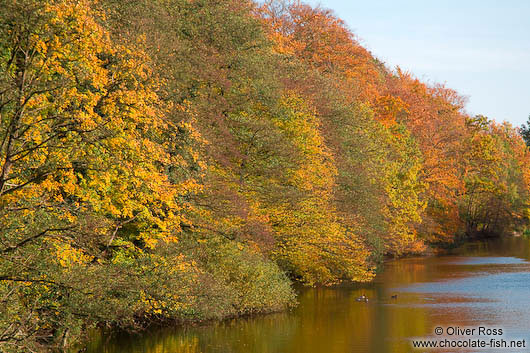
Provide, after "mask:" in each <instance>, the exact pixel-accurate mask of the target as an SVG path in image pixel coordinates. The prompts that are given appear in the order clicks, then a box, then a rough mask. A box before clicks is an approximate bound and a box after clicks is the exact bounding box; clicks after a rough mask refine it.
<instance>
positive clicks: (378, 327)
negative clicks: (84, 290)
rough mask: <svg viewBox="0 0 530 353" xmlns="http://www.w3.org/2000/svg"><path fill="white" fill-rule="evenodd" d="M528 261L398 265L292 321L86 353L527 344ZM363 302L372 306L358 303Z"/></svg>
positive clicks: (522, 245) (519, 245) (313, 302)
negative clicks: (493, 338) (476, 341)
mask: <svg viewBox="0 0 530 353" xmlns="http://www.w3.org/2000/svg"><path fill="white" fill-rule="evenodd" d="M528 260H530V240H529V239H527V238H503V239H494V240H488V241H482V242H474V243H469V244H465V245H464V246H462V247H460V248H458V249H455V250H454V251H453V253H452V254H450V255H446V256H440V257H424V258H407V259H400V260H395V261H391V262H389V263H387V264H386V265H385V270H384V271H383V272H382V273H381V274H380V275H378V277H377V278H376V280H375V281H374V282H373V283H370V284H367V285H362V286H360V285H343V286H340V287H336V288H310V289H301V290H300V293H299V297H298V300H299V302H300V304H299V306H298V307H297V308H296V309H294V310H292V311H291V312H286V313H278V314H272V315H266V316H260V317H255V318H243V319H234V320H229V321H225V322H221V323H216V324H213V325H209V326H204V327H184V328H167V329H156V330H151V331H149V332H146V333H143V334H142V335H137V336H131V335H121V336H117V337H113V338H111V339H106V338H105V337H98V339H95V340H94V341H93V342H91V344H90V345H89V347H88V352H90V353H95V352H98V353H100V352H101V353H125V352H127V353H140V352H141V353H214V352H215V353H221V352H222V353H280V352H282V353H321V352H329V353H346V352H348V353H352V352H377V353H384V352H411V351H414V350H413V349H412V346H411V341H410V340H411V338H414V337H422V338H423V337H424V338H429V337H431V338H435V337H436V336H435V335H434V333H433V330H434V328H435V327H437V326H441V327H448V326H459V327H479V326H485V327H490V328H493V327H496V328H502V329H503V331H504V335H503V336H502V337H499V338H504V339H505V340H510V339H526V340H527V341H529V340H530V323H529V322H528V320H526V318H528V317H530V295H529V294H530V262H529V261H528ZM362 294H365V295H366V296H367V297H368V298H370V300H369V301H368V302H367V303H365V302H359V301H356V298H357V297H359V296H360V295H362ZM393 295H397V298H395V299H394V298H392V296H393ZM445 338H449V339H455V338H456V337H445ZM475 338H476V337H475ZM485 338H487V339H489V338H490V337H485ZM527 347H528V344H527ZM431 351H432V350H431ZM453 351H454V350H453ZM470 351H472V350H470ZM479 351H480V352H484V351H485V350H484V349H482V350H479ZM509 351H510V352H512V351H514V350H509Z"/></svg>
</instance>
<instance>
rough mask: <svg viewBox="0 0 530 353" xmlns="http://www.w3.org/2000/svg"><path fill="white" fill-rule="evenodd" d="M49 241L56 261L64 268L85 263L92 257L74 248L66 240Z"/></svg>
mask: <svg viewBox="0 0 530 353" xmlns="http://www.w3.org/2000/svg"><path fill="white" fill-rule="evenodd" d="M51 243H52V244H53V246H54V247H55V252H56V256H57V261H58V262H59V264H60V265H61V266H63V267H65V268H70V267H72V266H73V265H85V264H87V263H89V262H90V261H91V260H92V258H93V257H92V256H89V255H86V254H85V253H84V252H83V251H82V250H81V249H77V248H74V247H72V246H71V245H70V244H68V243H66V242H63V241H60V240H55V241H54V240H52V241H51Z"/></svg>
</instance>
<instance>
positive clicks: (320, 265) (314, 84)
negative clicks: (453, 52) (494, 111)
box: [0, 0, 530, 352]
mask: <svg viewBox="0 0 530 353" xmlns="http://www.w3.org/2000/svg"><path fill="white" fill-rule="evenodd" d="M492 99H494V97H492ZM464 103H465V102H464V99H463V98H462V97H461V96H459V95H458V94H457V93H456V92H455V91H453V90H451V89H449V88H447V87H445V86H443V85H438V84H429V83H424V82H421V81H420V80H418V79H417V78H415V77H414V76H413V75H412V74H410V73H407V72H403V71H401V70H400V69H399V68H397V69H390V68H388V67H386V66H385V65H384V63H382V62H380V61H379V60H377V58H375V57H373V56H372V55H371V54H370V52H369V51H367V50H366V49H365V48H363V47H362V46H361V45H360V44H359V42H358V40H357V39H356V37H355V35H354V34H353V33H352V32H351V31H350V30H349V29H348V28H347V26H346V25H345V24H344V22H343V21H342V20H341V19H339V18H337V17H336V16H335V15H334V14H333V13H332V12H330V11H329V10H325V9H321V8H312V7H310V6H308V5H304V4H300V3H299V2H297V1H293V2H289V1H280V0H273V1H267V2H265V3H254V2H251V1H248V0H223V1H218V0H138V1H126V0H99V1H96V0H2V1H0V114H1V122H0V350H1V351H3V352H22V351H31V352H35V351H46V350H57V351H59V350H63V349H66V348H67V347H72V346H75V345H76V344H78V343H79V342H81V341H82V339H83V337H84V335H85V334H86V332H87V331H88V330H89V329H90V328H93V327H96V326H107V327H113V328H119V329H139V328H142V327H145V326H147V325H150V324H153V323H170V322H171V323H174V322H186V321H190V320H208V319H219V318H225V317H230V316H236V315H243V314H252V313H262V312H269V311H276V310H281V309H284V308H286V307H288V306H291V305H294V303H295V301H296V300H295V295H294V291H293V289H292V282H293V281H298V282H302V283H304V284H307V285H330V284H335V283H338V282H340V281H344V280H347V281H369V280H371V279H372V278H373V276H374V271H375V269H376V267H377V266H378V264H380V263H381V261H382V259H383V258H384V257H385V256H400V255H405V254H410V253H421V252H423V251H425V250H426V249H427V248H436V247H438V246H441V245H447V244H450V243H451V242H454V241H455V240H456V239H461V238H465V237H472V236H479V235H498V234H503V233H507V232H513V231H518V232H520V231H524V230H525V227H526V226H527V224H528V217H529V201H530V195H529V192H530V190H529V187H530V180H529V178H530V160H529V153H528V148H527V147H526V146H525V143H524V141H523V140H522V138H521V136H520V134H519V131H518V130H517V129H516V128H513V127H512V126H510V125H509V124H508V123H502V124H499V123H496V122H494V121H493V120H490V119H488V118H486V117H484V116H473V117H472V116H469V115H468V114H467V113H466V112H465V110H464Z"/></svg>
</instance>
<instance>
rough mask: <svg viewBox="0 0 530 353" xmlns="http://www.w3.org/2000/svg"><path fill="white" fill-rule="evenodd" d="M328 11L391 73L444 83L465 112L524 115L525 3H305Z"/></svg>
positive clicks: (529, 108)
mask: <svg viewBox="0 0 530 353" xmlns="http://www.w3.org/2000/svg"><path fill="white" fill-rule="evenodd" d="M305 2H306V3H309V4H311V5H313V6H315V5H319V4H320V6H321V7H324V8H329V9H332V10H334V12H335V14H336V15H337V16H338V17H340V18H342V19H343V20H344V21H345V22H346V23H347V24H348V26H349V28H350V29H351V30H353V32H354V33H355V34H356V35H357V36H358V37H359V38H360V41H361V43H362V44H363V45H364V46H365V47H367V48H368V49H369V50H370V51H371V52H372V53H373V54H374V55H375V56H377V57H378V58H379V59H381V60H383V61H384V62H386V63H387V65H388V66H389V67H391V68H394V67H395V66H396V65H398V66H400V67H401V68H402V69H404V70H408V71H410V72H412V73H414V74H415V75H416V76H417V77H419V78H420V79H422V80H424V81H428V82H439V83H445V84H446V85H447V86H448V87H450V88H453V89H455V90H457V91H458V92H459V93H460V94H461V95H463V96H466V97H467V98H468V104H467V106H466V109H467V111H468V113H470V114H473V115H474V114H483V115H486V116H488V117H490V118H494V119H495V120H497V121H503V120H507V121H509V122H511V123H512V124H514V125H520V124H521V123H523V122H526V120H527V119H528V116H529V115H530V0H480V1H479V0H460V1H456V0H443V1H441V0H440V1H436V0H423V1H419V0H400V1H399V0H394V1H392V0H362V1H356V0H350V1H346V0H320V1H317V0H306V1H305Z"/></svg>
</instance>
